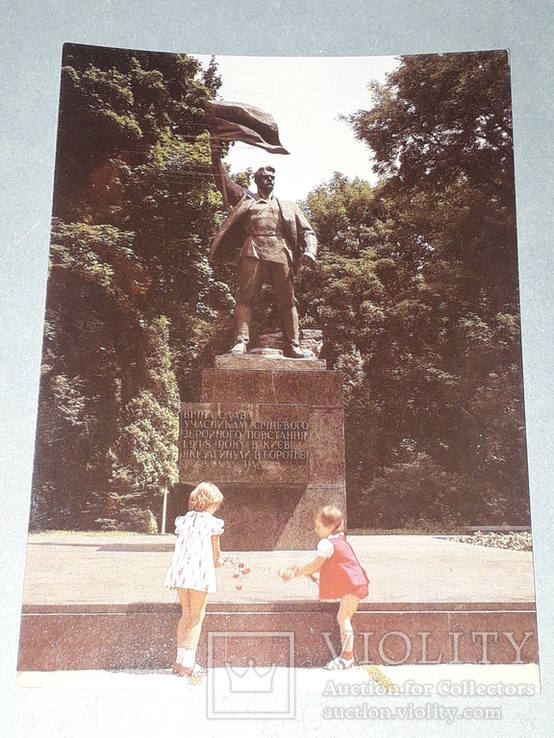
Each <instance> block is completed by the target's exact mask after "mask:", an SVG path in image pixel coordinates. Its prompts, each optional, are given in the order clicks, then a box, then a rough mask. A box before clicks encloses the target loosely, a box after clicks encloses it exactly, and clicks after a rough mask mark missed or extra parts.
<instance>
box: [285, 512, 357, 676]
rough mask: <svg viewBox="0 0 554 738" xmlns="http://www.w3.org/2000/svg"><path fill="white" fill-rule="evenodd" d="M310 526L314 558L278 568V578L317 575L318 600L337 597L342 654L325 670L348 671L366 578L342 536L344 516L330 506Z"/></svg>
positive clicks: (344, 537)
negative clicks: (314, 542) (314, 536)
mask: <svg viewBox="0 0 554 738" xmlns="http://www.w3.org/2000/svg"><path fill="white" fill-rule="evenodd" d="M314 527H315V531H316V533H317V535H318V536H319V538H320V541H319V543H318V544H317V552H318V556H317V557H316V558H315V559H314V560H313V561H312V562H310V563H309V564H306V565H305V566H298V567H296V568H293V569H281V571H280V572H279V574H280V576H281V577H282V578H283V579H284V580H285V581H289V580H291V579H292V578H293V577H300V576H302V575H306V576H311V575H313V574H315V573H316V572H319V599H320V600H334V599H338V598H340V606H339V611H338V614H337V621H338V624H339V627H340V637H341V642H342V651H341V654H340V656H337V657H336V658H334V659H332V660H331V661H330V662H329V663H328V664H327V666H326V667H325V668H326V669H350V668H351V667H352V666H353V665H354V629H353V627H352V617H353V615H354V613H355V612H356V610H357V609H358V605H359V603H360V600H362V599H364V597H367V595H368V584H369V579H368V578H367V574H366V572H365V570H364V569H363V568H362V566H361V564H360V562H359V561H358V557H357V556H356V554H355V553H354V551H353V549H352V546H351V545H350V544H349V543H348V541H347V540H346V536H345V534H344V515H343V514H342V512H341V511H340V510H339V509H338V508H337V507H335V506H334V505H328V506H327V507H324V508H323V509H322V510H320V511H319V512H318V513H317V515H316V516H315V518H314Z"/></svg>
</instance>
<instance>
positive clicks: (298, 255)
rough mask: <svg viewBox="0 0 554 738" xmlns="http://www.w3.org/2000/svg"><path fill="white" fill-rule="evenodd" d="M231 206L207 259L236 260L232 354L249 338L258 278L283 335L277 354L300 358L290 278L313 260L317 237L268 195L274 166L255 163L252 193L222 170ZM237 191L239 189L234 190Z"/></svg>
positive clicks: (291, 208)
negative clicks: (273, 306)
mask: <svg viewBox="0 0 554 738" xmlns="http://www.w3.org/2000/svg"><path fill="white" fill-rule="evenodd" d="M222 175H223V176H224V177H225V180H226V181H225V184H226V188H227V194H228V195H229V196H230V197H229V199H234V200H235V202H236V201H237V199H238V196H239V194H240V195H241V197H240V200H238V204H237V205H236V206H235V207H234V208H233V209H232V211H231V213H230V215H229V216H228V217H227V219H226V220H225V222H224V223H223V225H222V226H221V228H220V229H219V231H218V233H217V234H216V237H215V239H214V241H213V244H212V247H211V250H210V256H209V260H210V263H213V264H217V263H228V262H232V261H236V263H237V265H238V270H239V274H238V276H239V286H238V293H237V296H236V307H235V345H234V347H233V348H232V349H231V350H232V352H233V353H235V354H244V353H246V351H247V347H248V342H249V340H250V319H251V314H252V306H253V303H254V301H255V299H256V298H257V296H258V294H259V292H260V290H261V287H262V285H263V284H264V282H271V285H272V287H273V293H274V297H275V303H276V305H277V308H278V311H279V319H280V322H281V331H282V333H283V354H284V355H285V356H288V357H290V358H293V359H302V358H304V354H303V353H302V351H301V350H300V340H299V328H298V312H297V309H296V298H295V296H294V277H295V275H296V274H297V272H298V270H299V269H300V267H301V266H302V265H303V264H310V265H311V264H313V263H314V262H315V257H316V254H317V239H316V237H315V233H314V231H313V229H312V227H311V225H310V224H309V222H308V220H307V218H306V216H305V215H304V213H303V212H302V211H301V210H300V208H299V207H298V206H297V205H296V204H294V203H292V202H285V201H283V200H280V199H278V198H277V197H275V196H274V195H273V186H274V183H275V169H274V168H273V167H271V166H267V167H261V168H260V169H258V171H257V172H256V173H255V175H254V181H255V183H256V185H257V187H258V192H257V194H254V195H253V194H252V193H250V192H248V191H246V190H243V189H242V188H240V187H239V186H238V185H236V184H235V183H232V182H231V180H230V178H229V177H228V175H227V176H225V175H226V173H222ZM239 191H240V192H239Z"/></svg>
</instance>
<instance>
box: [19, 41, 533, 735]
mask: <svg viewBox="0 0 554 738" xmlns="http://www.w3.org/2000/svg"><path fill="white" fill-rule="evenodd" d="M58 74H59V77H58V79H59V108H58V118H57V143H56V156H55V173H54V178H53V185H52V220H51V228H50V240H49V254H48V278H47V285H46V295H45V311H44V324H43V330H42V358H41V366H40V386H39V389H38V410H37V425H36V440H35V447H34V462H33V470H32V488H31V492H30V508H29V526H28V538H27V543H26V556H25V574H24V583H23V595H22V607H21V622H20V632H19V652H18V663H17V674H15V673H14V675H13V678H14V681H16V684H17V686H18V688H20V689H28V688H31V687H34V688H36V687H41V688H45V689H49V688H50V689H63V688H67V687H68V686H71V685H72V686H81V687H83V688H85V687H89V688H94V689H95V690H102V689H106V690H111V689H114V688H118V687H121V688H126V689H139V690H143V689H153V690H156V689H162V690H169V692H170V693H171V694H174V695H183V694H186V695H187V697H186V699H187V700H190V701H191V702H193V701H195V703H196V704H195V707H194V710H195V712H194V715H195V718H198V719H200V718H202V719H207V720H209V719H213V720H218V719H223V720H249V719H262V720H273V719H276V720H280V721H282V720H294V719H296V718H297V717H298V714H299V709H300V707H299V706H300V704H301V700H304V699H308V700H312V701H316V702H317V705H318V710H319V714H320V715H321V716H322V717H323V719H327V720H331V721H333V720H337V719H339V720H345V719H346V720H348V719H350V718H355V719H358V720H362V721H363V720H365V721H366V722H367V720H382V721H386V720H388V719H395V718H396V719H397V720H399V719H406V720H408V719H412V720H422V719H425V720H437V721H443V722H444V723H445V724H450V723H451V722H452V721H453V720H454V719H455V718H460V717H466V718H468V719H470V718H474V719H480V717H482V718H484V719H490V720H501V715H502V714H501V708H500V707H497V706H495V705H494V704H493V703H494V700H493V699H492V698H496V697H503V696H508V697H530V696H534V695H539V694H540V691H541V690H540V682H539V667H538V660H539V646H538V634H537V615H536V597H535V579H534V571H533V545H532V536H531V533H532V522H531V504H530V486H529V466H528V449H527V436H526V418H525V402H524V383H523V354H522V331H521V305H520V283H519V271H518V228H517V222H516V221H517V219H516V178H515V165H514V122H513V105H512V59H511V53H510V50H509V49H507V48H498V49H483V50H470V51H457V52H448V53H446V52H442V53H437V52H436V53H421V54H420V53H418V54H405V55H398V56H390V55H387V56H332V55H328V56H318V57H316V56H229V55H226V54H218V53H216V51H214V52H213V53H212V54H207V55H199V54H194V53H175V52H168V51H155V50H142V49H137V48H120V47H115V46H105V45H102V46H100V45H89V44H80V43H69V42H67V43H65V44H64V46H63V52H62V55H61V63H60V67H59V70H58ZM334 671H340V672H344V671H347V674H342V673H341V674H340V675H336V674H330V673H329V672H334ZM375 695H376V696H378V697H380V698H381V700H380V702H378V703H376V702H375V700H373V699H370V698H372V697H373V696H375ZM422 696H423V697H425V698H426V699H425V700H424V701H422V702H419V703H418V702H415V703H414V702H413V701H412V698H416V697H422ZM343 697H347V698H348V702H347V703H345V701H344V699H341V698H343ZM442 697H449V698H457V697H463V698H468V697H478V698H480V699H481V698H487V699H488V702H486V700H485V699H481V702H477V703H476V704H477V707H472V708H467V709H473V710H474V713H472V715H469V714H468V715H465V716H464V715H462V714H461V712H460V713H457V712H456V710H458V709H459V708H458V707H453V706H452V705H453V703H452V701H450V702H449V701H446V702H445V703H444V705H443V703H442V702H440V701H438V700H440V699H441V698H442ZM485 702H486V704H485ZM449 710H450V712H449ZM349 711H350V712H349ZM410 711H411V712H410ZM416 713H417V714H416ZM477 713H483V714H482V715H481V716H479V714H477Z"/></svg>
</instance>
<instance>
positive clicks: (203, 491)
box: [189, 482, 223, 512]
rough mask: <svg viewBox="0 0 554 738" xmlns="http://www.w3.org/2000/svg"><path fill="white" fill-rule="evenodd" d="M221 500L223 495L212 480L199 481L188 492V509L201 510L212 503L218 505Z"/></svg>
mask: <svg viewBox="0 0 554 738" xmlns="http://www.w3.org/2000/svg"><path fill="white" fill-rule="evenodd" d="M222 502H223V495H222V494H221V492H220V491H219V489H218V487H216V486H215V484H212V482H200V484H199V485H198V486H197V487H195V488H194V489H193V490H192V492H191V493H190V497H189V510H196V512H203V511H204V510H207V509H208V508H209V507H213V506H214V505H215V506H216V508H217V507H219V506H220V505H221V503H222Z"/></svg>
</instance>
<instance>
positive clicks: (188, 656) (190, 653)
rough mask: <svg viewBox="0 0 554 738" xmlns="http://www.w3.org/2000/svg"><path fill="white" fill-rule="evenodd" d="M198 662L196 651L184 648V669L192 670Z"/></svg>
mask: <svg viewBox="0 0 554 738" xmlns="http://www.w3.org/2000/svg"><path fill="white" fill-rule="evenodd" d="M195 661H196V649H195V648H192V649H188V648H183V659H182V661H181V663H182V664H183V666H184V667H186V668H188V669H192V667H193V666H194V664H195Z"/></svg>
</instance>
